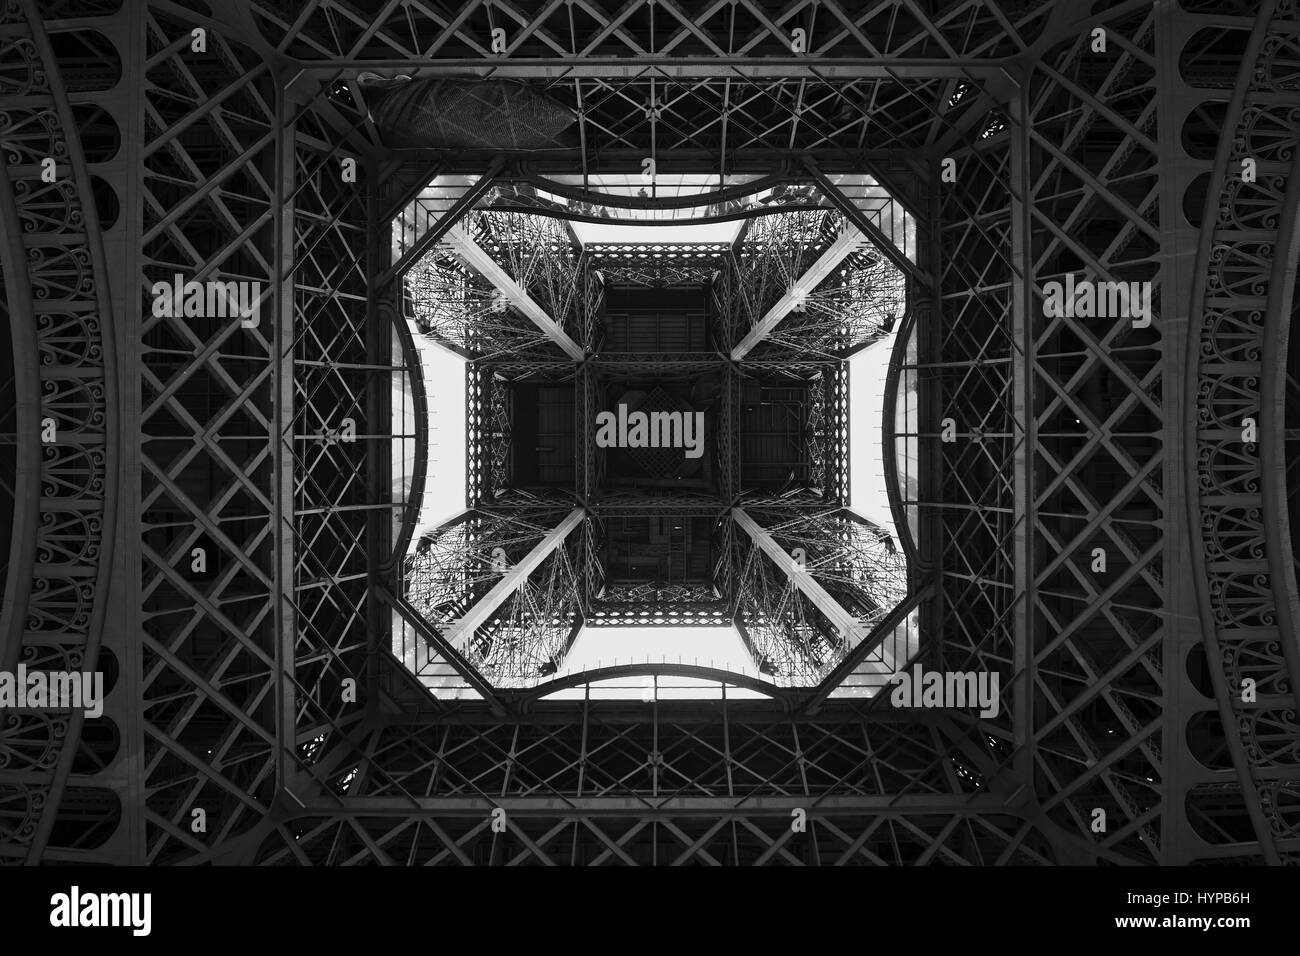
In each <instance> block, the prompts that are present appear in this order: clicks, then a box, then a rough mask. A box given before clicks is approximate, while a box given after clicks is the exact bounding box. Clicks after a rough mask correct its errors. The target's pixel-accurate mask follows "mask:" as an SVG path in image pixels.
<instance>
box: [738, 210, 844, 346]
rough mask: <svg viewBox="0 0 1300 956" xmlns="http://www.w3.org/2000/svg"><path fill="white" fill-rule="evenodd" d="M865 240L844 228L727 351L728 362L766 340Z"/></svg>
mask: <svg viewBox="0 0 1300 956" xmlns="http://www.w3.org/2000/svg"><path fill="white" fill-rule="evenodd" d="M867 241H868V240H867V237H866V236H864V235H863V234H862V232H861V231H860V230H859V229H858V228H857V226H853V225H849V226H847V227H846V228H845V230H844V232H843V233H842V234H841V235H840V237H839V238H838V239H836V240H835V242H833V243H832V244H831V246H830V248H829V249H827V250H826V251H825V252H823V253H822V254H821V256H820V257H819V258H818V259H817V261H816V262H814V263H813V264H812V265H811V266H809V267H808V271H807V272H805V273H804V274H803V275H801V276H800V277H799V278H798V279H796V280H795V282H794V284H793V285H792V286H791V287H790V290H789V291H788V292H786V294H785V295H783V296H781V298H780V299H778V300H777V301H776V303H775V304H774V305H773V306H772V307H771V308H770V309H768V310H767V314H766V315H764V316H763V318H761V319H759V321H758V322H756V323H755V324H754V327H753V328H752V329H750V330H749V334H748V335H746V336H745V337H744V338H743V339H741V341H740V344H739V345H737V346H736V347H735V348H733V349H732V350H731V360H732V361H733V362H739V361H740V360H741V359H743V358H744V357H745V356H746V355H748V354H749V353H750V351H751V350H752V349H753V348H754V346H755V345H757V344H758V343H759V342H761V341H763V339H765V338H767V336H768V335H769V334H770V333H771V331H772V330H773V329H774V328H776V327H777V326H778V325H780V324H781V320H782V319H784V318H785V317H786V316H787V315H789V313H790V310H791V309H792V308H794V305H795V303H796V302H797V301H798V300H800V299H803V298H806V297H807V295H808V293H810V292H812V290H813V289H815V288H817V286H819V285H820V284H821V282H822V280H823V279H825V278H826V277H827V276H828V275H830V274H831V272H833V271H834V269H835V267H836V266H838V265H839V264H840V263H841V262H843V261H844V260H845V259H846V258H848V257H849V256H850V255H852V254H853V253H855V252H857V251H858V250H859V249H861V248H862V247H863V246H864V245H865V244H866V243H867Z"/></svg>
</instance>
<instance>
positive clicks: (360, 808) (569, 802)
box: [295, 793, 1017, 820]
mask: <svg viewBox="0 0 1300 956" xmlns="http://www.w3.org/2000/svg"><path fill="white" fill-rule="evenodd" d="M498 808H500V809H502V810H505V811H506V816H507V817H513V816H516V815H517V816H520V817H525V816H526V817H537V816H550V817H557V818H562V817H573V816H620V817H622V816H628V815H633V816H641V815H643V814H644V815H645V816H647V817H692V816H693V817H701V818H714V819H716V818H718V817H729V818H730V817H735V818H743V817H751V816H760V815H761V816H778V817H781V818H782V819H785V820H789V818H790V811H792V810H804V811H806V812H808V814H809V815H810V816H855V817H856V816H862V815H863V814H864V813H869V812H872V811H875V812H881V813H900V814H901V813H908V812H911V813H927V814H928V813H952V814H957V815H960V816H979V815H981V814H986V813H990V812H996V813H1012V814H1014V813H1016V812H1017V811H1016V810H1014V809H1012V808H1009V807H1008V806H1007V802H1006V798H1005V797H1003V796H1001V795H998V794H993V793H975V794H965V793H934V794H897V793H892V794H851V795H847V796H839V795H823V796H807V795H805V796H799V795H791V796H754V795H748V796H735V797H657V798H655V799H654V801H653V803H648V802H647V800H646V799H645V798H644V797H639V796H609V797H578V796H568V795H556V796H537V797H406V796H402V797H347V798H346V799H345V800H344V801H343V804H342V805H341V806H340V804H339V802H338V801H336V800H334V801H329V802H322V803H321V804H320V807H319V810H320V812H324V813H328V814H329V815H330V816H381V817H382V816H392V817H405V816H424V815H429V816H439V817H441V816H449V817H450V816H458V817H488V816H490V815H491V813H492V811H493V810H495V809H498ZM313 809H316V808H313V807H311V806H310V805H309V806H308V808H307V809H306V810H304V811H301V812H300V813H299V814H295V815H307V814H309V813H311V811H312V810H313Z"/></svg>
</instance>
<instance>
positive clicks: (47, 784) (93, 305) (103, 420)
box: [0, 0, 121, 859]
mask: <svg viewBox="0 0 1300 956" xmlns="http://www.w3.org/2000/svg"><path fill="white" fill-rule="evenodd" d="M21 7H22V11H23V16H24V18H25V21H26V26H27V31H28V32H27V35H26V36H25V37H24V38H23V39H24V42H26V43H27V44H28V45H29V46H30V49H31V51H32V58H31V61H30V64H29V65H30V68H31V70H32V73H31V76H32V77H33V78H34V79H35V78H36V77H38V76H39V77H42V78H43V84H44V87H43V88H42V89H40V90H39V91H38V90H35V89H31V88H29V89H28V90H26V91H24V93H25V94H27V95H30V96H31V99H30V100H29V101H23V100H22V99H17V100H16V102H14V103H13V104H12V105H11V106H10V107H9V109H10V110H14V111H18V112H24V111H25V112H28V113H30V114H32V115H33V116H36V115H40V116H41V117H42V118H43V120H44V125H45V127H46V129H47V131H48V139H49V144H50V146H51V147H52V148H53V152H54V154H55V155H56V156H59V157H61V158H62V159H63V161H64V162H65V163H66V164H67V168H69V169H70V170H71V188H65V184H64V182H63V181H59V182H56V183H55V184H53V188H50V189H46V190H44V191H41V192H37V191H36V190H35V189H33V190H32V191H29V192H26V193H20V194H19V196H18V198H22V196H27V197H28V198H31V199H33V200H38V201H43V202H49V201H50V197H54V198H56V199H58V200H60V201H61V202H62V204H63V207H64V214H63V216H62V219H61V221H59V220H56V219H55V218H53V217H51V219H50V222H51V225H50V226H48V227H47V232H42V233H33V232H31V230H30V229H24V230H19V232H18V236H19V238H18V240H17V241H18V244H19V245H20V246H21V247H22V248H23V249H24V255H23V256H22V258H21V259H19V260H18V261H22V262H25V263H26V264H27V270H26V274H24V275H21V276H19V277H18V278H19V279H20V280H21V281H20V282H19V283H17V286H16V287H17V288H23V287H26V289H27V291H28V296H27V300H26V305H27V310H28V312H29V314H28V316H27V322H28V324H29V325H30V326H31V327H32V330H33V334H34V335H36V336H37V339H38V343H39V338H40V333H39V332H38V331H37V326H36V317H37V308H36V303H35V299H36V298H38V297H39V298H40V299H41V300H42V302H43V304H44V305H46V306H50V307H66V308H68V309H69V311H70V312H75V313H76V314H77V315H78V316H80V317H81V318H82V323H83V324H82V332H83V334H84V336H85V337H87V338H95V339H97V342H96V345H97V349H95V350H87V351H86V352H84V353H82V354H79V355H72V356H68V357H66V358H64V359H63V360H62V361H57V360H56V361H53V362H50V363H47V364H46V365H45V366H44V372H45V375H44V379H43V383H42V384H43V385H44V387H45V388H44V390H45V392H46V394H47V395H48V396H51V397H50V398H49V401H50V402H51V413H52V414H54V415H55V416H56V417H65V416H66V415H70V414H73V413H74V412H75V413H76V417H75V418H73V419H70V421H72V423H73V424H74V428H73V430H72V434H71V437H66V438H65V439H64V440H63V441H62V444H63V445H66V446H71V447H74V448H80V449H93V448H96V447H101V448H102V451H101V452H100V454H102V460H103V469H104V475H105V478H106V480H105V481H104V482H103V483H102V485H100V486H99V489H98V491H99V494H98V495H97V496H96V495H88V496H79V504H78V505H77V508H76V510H77V511H78V512H80V513H81V514H82V515H83V516H84V517H85V519H86V521H85V524H84V528H85V534H84V535H83V544H82V546H81V547H80V548H79V549H76V550H74V551H72V552H71V554H70V557H69V559H68V560H69V562H70V563H71V564H72V565H80V566H78V567H71V568H69V567H66V566H65V565H63V564H62V563H55V564H52V565H51V567H52V568H53V569H54V571H53V572H51V573H49V574H45V575H42V576H41V577H40V578H39V582H37V583H34V582H36V579H35V578H34V577H33V575H35V574H36V573H37V570H38V569H37V567H36V561H37V559H38V558H39V552H40V544H41V542H40V541H38V540H36V538H37V537H39V535H40V534H41V530H40V528H42V527H46V526H47V525H49V522H47V521H44V520H42V519H44V517H45V516H43V515H41V514H40V513H39V510H40V509H39V508H36V509H34V513H33V514H32V516H31V517H32V519H33V520H34V521H36V522H37V523H38V527H37V529H35V531H34V532H33V541H32V542H31V547H32V548H33V549H34V553H33V556H32V564H31V566H30V571H29V573H28V577H27V586H28V587H29V589H30V590H29V593H28V596H27V599H26V602H25V603H26V605H27V610H26V613H25V614H24V615H23V617H24V620H23V621H22V625H24V626H25V627H26V628H27V629H29V630H30V629H36V628H37V625H36V623H35V622H34V621H29V620H26V619H27V618H31V617H32V616H33V614H34V613H35V612H36V611H37V610H40V609H41V608H40V607H39V606H37V607H33V603H34V602H33V600H32V597H31V594H32V593H36V594H38V595H39V594H41V593H44V594H45V595H46V602H47V605H46V607H45V608H44V610H45V611H46V612H47V618H46V619H45V620H44V621H42V622H41V623H42V624H44V625H47V626H46V627H42V628H40V630H41V632H42V633H41V638H43V639H45V640H47V641H49V644H48V645H47V646H55V647H60V648H61V649H63V650H66V651H67V652H68V657H69V660H71V659H72V658H73V657H75V658H76V660H77V662H78V663H80V662H89V661H94V660H95V659H96V657H97V654H98V648H99V645H100V642H101V639H102V637H103V628H104V618H105V606H106V603H107V602H106V600H105V595H106V592H107V586H108V579H109V575H110V574H111V572H112V562H110V561H106V560H103V557H104V555H105V553H106V552H105V549H104V548H103V542H105V541H108V540H111V539H112V538H114V537H115V536H116V531H117V527H116V508H115V487H114V485H113V482H114V481H115V480H116V478H117V462H118V447H119V445H120V436H119V433H118V429H119V425H118V421H117V414H116V401H117V383H116V378H115V366H114V359H115V355H114V349H113V342H112V336H111V334H110V331H109V329H110V327H111V323H112V314H111V306H110V304H109V303H110V300H109V292H108V290H109V282H108V270H107V265H106V261H105V257H104V250H103V244H102V238H101V233H100V229H99V222H98V215H97V211H96V206H95V201H94V196H93V191H92V182H91V176H90V172H89V169H88V167H87V164H86V160H85V154H84V152H83V150H82V147H81V142H80V139H79V138H78V132H77V124H76V120H75V116H74V113H73V110H72V106H71V103H70V100H69V97H68V91H69V85H68V82H67V81H66V79H65V78H64V76H63V74H62V71H61V70H60V69H59V64H58V60H57V58H56V56H55V49H54V46H53V44H52V42H51V38H50V36H49V34H48V33H47V32H46V30H45V25H44V23H43V20H42V14H41V11H40V10H39V9H38V8H37V5H36V3H35V2H34V0H24V2H23V3H22V4H21ZM91 32H92V33H94V31H91ZM94 35H95V36H98V37H100V38H103V37H102V34H98V33H94ZM103 39H104V42H105V43H108V41H107V39H106V38H103ZM114 52H115V51H114ZM115 63H116V67H117V69H118V72H119V74H120V67H121V63H120V59H117V60H116V61H115ZM38 71H40V72H38ZM44 138H45V134H42V141H44ZM56 169H57V166H56ZM0 182H3V185H4V186H5V187H6V188H5V195H4V196H3V197H0V205H5V206H7V209H6V212H5V216H6V217H8V216H9V215H11V214H12V215H16V214H17V213H18V209H17V201H16V199H15V194H14V193H13V192H12V191H10V190H9V188H8V187H9V185H10V182H9V179H8V177H7V176H5V177H4V179H3V180H0ZM10 204H12V205H10ZM9 232H10V230H6V233H7V234H8V233H9ZM24 237H25V238H27V239H29V240H30V241H31V248H30V250H29V249H28V246H27V244H25V243H23V241H22V239H23V238H24ZM9 241H11V242H12V241H14V239H13V237H12V236H11V238H10V240H9ZM51 250H52V252H51ZM42 268H44V269H45V270H47V272H48V274H39V273H38V271H37V270H39V269H42ZM61 270H62V271H61ZM67 270H71V271H72V273H73V274H72V275H71V277H69V276H68V275H65V274H63V273H64V272H65V271H67ZM38 284H39V285H38ZM33 289H38V291H33ZM65 302H66V306H65V305H64V303H65ZM87 307H88V308H87ZM56 311H57V308H45V309H43V310H42V311H41V312H40V314H41V316H45V315H50V314H53V313H54V312H56ZM53 327H54V324H53V323H45V322H42V323H41V325H40V327H39V328H40V329H42V330H43V329H47V328H53ZM38 347H39V344H38ZM52 354H56V355H57V354H58V349H54V350H53V352H52ZM61 388H62V389H63V390H64V391H65V392H67V393H69V394H71V393H72V392H73V391H75V392H76V398H75V399H72V400H71V402H70V404H69V406H68V408H69V409H71V411H68V410H67V409H61V408H59V407H55V406H54V405H53V404H52V403H53V402H54V401H55V400H56V398H57V397H58V396H59V394H60V389H61ZM78 403H79V404H78ZM36 414H37V415H38V416H39V415H40V414H41V410H40V407H39V405H38V407H37V409H36ZM31 431H32V436H33V437H34V438H39V435H38V433H37V431H36V430H35V429H31ZM47 451H49V449H45V448H40V447H38V449H37V458H36V459H35V460H38V461H39V462H40V472H41V475H40V476H39V477H46V474H45V473H46V472H47V471H48V470H49V469H50V467H52V466H51V457H50V456H49V455H48V454H47ZM56 457H57V453H56ZM108 476H112V477H111V478H109V477H108ZM51 487H53V488H57V487H58V486H57V484H51ZM39 491H40V489H38V492H37V493H38V494H39ZM66 494H67V493H66V492H65V495H66ZM49 497H50V498H53V499H57V498H58V497H61V496H60V495H59V494H58V492H57V491H51V492H50V493H49ZM86 498H91V499H92V501H93V506H92V507H87V502H86V500H85V499H86ZM96 507H97V508H98V516H99V520H98V523H97V524H95V523H94V522H92V521H91V520H90V519H91V518H92V517H93V512H94V510H95V508H96ZM60 508H61V502H59V501H57V500H53V501H51V502H50V503H49V504H48V508H47V510H48V511H50V512H55V513H57V512H58V511H59V510H60ZM55 523H56V524H57V522H55ZM23 547H27V545H26V544H25V543H24V544H23ZM59 550H60V549H51V551H50V553H51V554H52V555H54V554H57V553H58V552H59ZM24 558H25V555H24ZM38 585H39V586H38ZM72 594H75V597H76V603H77V613H78V615H79V616H78V617H77V618H74V619H70V618H68V617H67V615H66V608H65V604H66V603H67V599H68V596H69V595H72ZM16 603H17V602H16V601H15V609H16ZM83 621H84V623H83ZM18 623H19V622H17V621H15V620H13V618H12V616H11V617H10V618H9V619H7V620H6V621H5V624H6V626H7V627H14V626H15V625H16V624H18ZM83 628H84V630H83ZM17 633H18V634H20V635H21V630H19V631H18V632H17ZM20 641H21V637H19V638H18V639H17V640H15V641H14V642H13V644H14V650H17V645H18V643H20ZM55 642H57V643H55ZM40 644H41V641H40V640H37V641H31V642H29V643H28V644H27V647H26V648H25V650H26V651H28V652H30V651H32V650H33V649H34V648H36V647H37V646H40ZM83 722H84V713H83V712H82V711H80V710H73V711H72V712H71V713H70V715H69V716H68V718H67V731H66V734H65V735H64V737H63V740H62V747H61V750H60V752H59V755H58V759H57V761H56V763H55V764H54V765H53V766H52V767H51V773H50V775H49V777H48V778H45V779H42V780H40V781H39V782H38V781H32V782H30V783H29V784H28V786H29V787H30V788H31V789H40V790H43V791H44V792H43V794H42V809H41V812H40V819H39V822H38V824H37V826H36V827H35V829H34V831H33V832H32V834H31V839H30V842H29V845H28V847H27V851H28V857H29V859H38V858H39V857H40V855H41V853H42V851H43V849H44V847H45V845H46V843H47V842H51V841H52V839H53V838H54V835H55V834H56V833H57V832H58V831H56V829H55V821H56V818H57V817H58V815H59V809H60V805H61V803H62V800H63V796H64V794H65V792H67V793H74V792H76V788H73V789H69V788H68V779H69V778H68V775H69V773H70V772H71V771H72V767H73V765H74V763H75V760H76V757H77V753H78V745H79V742H80V738H81V729H82V725H83ZM106 819H107V817H106ZM120 819H121V813H120V808H119V810H118V813H117V816H116V818H115V819H114V822H113V825H112V826H109V827H106V828H104V829H97V830H96V834H97V835H98V834H102V836H103V839H104V840H107V839H108V838H109V837H110V836H111V835H112V833H113V831H114V830H115V829H116V825H117V822H118V821H120Z"/></svg>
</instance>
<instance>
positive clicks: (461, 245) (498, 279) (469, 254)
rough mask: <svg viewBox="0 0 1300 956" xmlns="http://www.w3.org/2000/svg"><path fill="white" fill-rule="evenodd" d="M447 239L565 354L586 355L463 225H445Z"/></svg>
mask: <svg viewBox="0 0 1300 956" xmlns="http://www.w3.org/2000/svg"><path fill="white" fill-rule="evenodd" d="M447 240H448V242H450V243H451V246H452V248H453V249H455V250H456V252H457V253H458V254H459V255H460V257H461V258H462V259H464V260H465V262H466V263H467V264H468V265H469V266H470V268H472V269H473V270H474V271H476V272H478V273H479V274H480V275H481V276H483V278H485V279H487V280H488V281H489V282H491V283H492V284H493V285H494V286H496V287H497V288H498V289H500V290H501V293H502V295H504V296H505V297H506V299H507V300H508V301H509V302H510V304H511V305H513V306H514V307H515V308H516V309H518V310H519V311H520V312H521V313H523V315H524V316H525V317H526V318H527V319H528V320H529V321H530V322H532V323H533V325H535V326H537V327H538V328H539V329H541V330H542V331H543V332H545V333H546V337H547V338H549V339H550V340H551V341H552V342H554V343H555V344H556V345H558V346H559V347H560V348H561V349H563V350H564V352H565V354H567V355H568V356H569V357H570V358H571V359H573V360H574V361H575V362H581V361H582V360H583V359H584V358H585V357H586V355H585V353H584V352H583V351H582V347H581V346H580V345H578V343H577V342H575V341H573V339H571V338H569V335H568V333H566V332H565V331H564V329H562V328H560V325H559V323H558V322H556V321H555V319H553V318H552V317H551V316H549V315H547V314H546V310H545V309H543V308H542V307H541V306H540V305H538V304H537V303H536V302H535V301H534V300H533V298H532V296H530V295H529V294H528V292H527V290H526V289H524V287H523V286H521V285H520V284H519V283H518V282H516V281H515V280H514V279H513V278H511V276H510V275H509V273H507V272H506V270H504V269H502V268H501V266H500V265H498V264H497V261H496V260H495V259H493V258H492V257H491V256H490V255H488V254H487V251H486V250H485V249H484V248H483V247H482V246H480V245H479V244H478V243H477V242H475V241H474V238H473V237H472V236H471V235H470V234H469V233H468V232H466V231H465V227H464V226H462V225H460V224H459V223H457V224H455V225H453V226H452V227H451V228H450V229H448V230H447Z"/></svg>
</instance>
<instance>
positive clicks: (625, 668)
mask: <svg viewBox="0 0 1300 956" xmlns="http://www.w3.org/2000/svg"><path fill="white" fill-rule="evenodd" d="M649 676H658V677H663V676H672V677H693V678H697V679H699V680H711V681H717V682H718V683H720V684H730V685H733V686H736V687H743V688H744V689H745V690H752V691H755V692H757V693H759V694H763V695H764V696H767V697H771V698H772V699H773V700H776V701H780V702H781V703H782V704H783V705H785V706H786V707H787V708H789V707H790V699H791V698H790V694H789V692H788V691H786V690H784V689H782V688H780V687H777V686H776V685H775V684H769V683H768V682H767V681H765V680H759V679H758V678H757V677H747V676H745V675H743V674H737V673H735V672H734V671H727V670H722V669H720V668H716V667H703V666H699V665H696V664H673V663H670V662H667V661H661V662H650V663H645V664H619V665H616V666H613V667H597V668H594V669H593V670H586V671H578V672H576V673H573V674H565V675H564V676H563V677H558V678H556V679H555V680H549V681H546V682H545V683H543V684H538V685H536V686H535V687H530V688H529V689H528V690H526V691H524V692H522V693H521V694H520V695H519V696H518V697H517V698H516V699H517V700H519V701H520V702H522V703H525V704H527V703H531V702H533V701H536V700H539V699H541V698H543V697H546V696H548V695H550V694H554V693H556V692H557V691H561V690H568V689H571V688H574V687H582V686H583V685H584V684H595V683H597V682H598V681H604V680H613V679H615V678H619V677H649Z"/></svg>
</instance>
